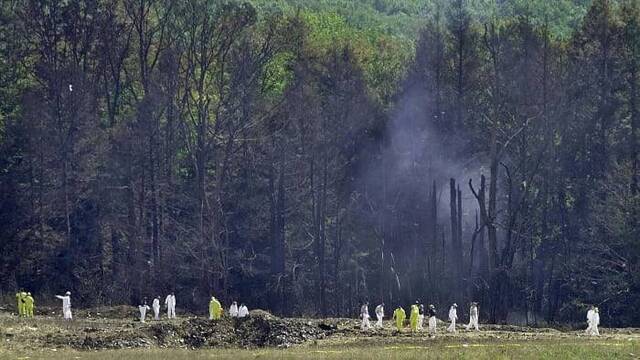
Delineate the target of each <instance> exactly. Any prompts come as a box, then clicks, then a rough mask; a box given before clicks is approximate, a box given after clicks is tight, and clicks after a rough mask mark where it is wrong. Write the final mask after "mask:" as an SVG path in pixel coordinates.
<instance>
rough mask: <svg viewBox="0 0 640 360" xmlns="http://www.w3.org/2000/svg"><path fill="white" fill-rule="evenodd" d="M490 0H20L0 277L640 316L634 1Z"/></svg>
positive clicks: (295, 304)
mask: <svg viewBox="0 0 640 360" xmlns="http://www.w3.org/2000/svg"><path fill="white" fill-rule="evenodd" d="M486 3H487V2H482V1H473V0H466V1H465V0H451V1H437V0H430V1H427V0H422V1H419V0H414V1H410V0H407V1H385V0H376V1H373V0H370V1H364V0H363V1H358V2H355V1H346V0H344V1H340V0H335V1H328V0H327V1H320V0H317V1H303V0H288V1H285V0H281V1H266V0H264V1H263V0H255V1H253V2H246V3H243V2H236V1H228V2H223V1H216V0H193V1H168V0H167V1H165V0H77V1H54V0H38V1H36V0H25V1H9V0H7V1H2V2H1V9H0V293H4V294H7V293H9V294H11V293H13V292H14V291H15V289H16V288H19V287H24V288H28V289H30V291H32V292H34V293H36V294H53V293H57V292H60V291H65V290H67V289H68V290H70V291H72V292H73V293H74V301H75V304H77V305H80V306H91V305H97V304H120V303H129V304H137V302H139V301H140V300H141V299H142V298H143V297H149V298H150V297H152V296H155V295H157V294H165V293H167V292H168V291H175V292H176V296H177V298H178V304H179V306H183V307H188V308H191V309H194V310H202V311H203V309H205V308H206V303H207V302H208V298H209V296H210V295H211V294H212V293H213V294H215V295H216V296H217V297H219V298H221V299H222V302H223V304H224V303H228V302H229V301H230V300H231V299H242V300H243V301H244V302H245V303H247V304H249V306H250V307H251V308H265V309H269V310H270V311H273V312H274V313H277V314H280V315H286V316H294V315H312V316H353V315H354V314H357V308H358V306H359V304H360V303H361V302H362V301H364V299H368V300H369V301H370V302H372V303H377V302H379V301H384V302H385V303H386V304H389V305H391V306H395V305H396V304H407V303H409V302H413V301H415V300H416V299H422V301H424V302H426V303H434V304H436V305H437V306H439V308H441V309H442V308H445V307H446V306H448V305H449V304H450V303H452V302H457V303H458V304H466V303H468V302H469V301H471V300H476V301H479V302H480V304H481V320H482V321H493V322H502V321H506V320H510V321H512V320H513V319H516V318H517V319H520V318H522V317H524V318H525V319H526V321H527V322H529V323H535V322H542V321H546V322H551V323H558V322H577V321H583V318H584V312H585V311H586V310H585V309H586V306H587V305H589V304H599V306H600V309H601V317H602V321H603V323H604V324H605V325H616V326H621V325H635V326H638V325H639V324H640V315H639V313H638V312H637V311H635V310H636V309H637V308H639V307H640V261H639V260H640V259H639V257H640V220H639V219H640V194H639V190H640V188H639V187H640V184H639V181H640V154H639V150H640V147H639V141H640V130H639V129H638V128H639V127H640V119H639V116H640V113H639V111H640V110H639V108H638V107H639V106H640V104H639V100H638V97H639V96H640V93H639V91H640V89H639V88H638V86H639V85H640V79H639V76H640V75H639V72H640V3H639V2H638V1H634V0H620V1H607V0H594V1H593V2H590V1H569V0H566V1H558V2H557V4H555V6H550V5H549V3H550V2H548V1H519V0H518V1H516V0H514V1H508V2H496V3H495V4H494V3H493V2H489V4H486ZM554 3H556V2H554ZM519 314H524V315H519Z"/></svg>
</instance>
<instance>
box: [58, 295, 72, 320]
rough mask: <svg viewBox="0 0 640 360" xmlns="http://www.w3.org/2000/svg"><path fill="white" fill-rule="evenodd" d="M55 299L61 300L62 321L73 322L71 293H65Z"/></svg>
mask: <svg viewBox="0 0 640 360" xmlns="http://www.w3.org/2000/svg"><path fill="white" fill-rule="evenodd" d="M56 297H57V298H58V299H60V300H62V316H63V317H64V319H65V320H67V321H71V320H73V315H71V292H70V291H67V292H66V293H65V294H64V296H61V295H56Z"/></svg>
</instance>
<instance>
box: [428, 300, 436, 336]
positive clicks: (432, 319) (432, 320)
mask: <svg viewBox="0 0 640 360" xmlns="http://www.w3.org/2000/svg"><path fill="white" fill-rule="evenodd" d="M427 315H429V334H431V335H435V334H436V332H437V330H436V326H437V324H438V320H437V318H436V307H435V306H434V305H433V304H431V305H429V311H428V312H427Z"/></svg>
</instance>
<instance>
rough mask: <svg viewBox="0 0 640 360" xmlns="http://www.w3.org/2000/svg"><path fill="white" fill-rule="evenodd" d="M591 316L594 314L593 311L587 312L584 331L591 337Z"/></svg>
mask: <svg viewBox="0 0 640 360" xmlns="http://www.w3.org/2000/svg"><path fill="white" fill-rule="evenodd" d="M593 314H595V311H594V310H593V309H589V311H587V329H586V330H585V331H584V332H585V333H586V334H587V335H591V334H592V331H593Z"/></svg>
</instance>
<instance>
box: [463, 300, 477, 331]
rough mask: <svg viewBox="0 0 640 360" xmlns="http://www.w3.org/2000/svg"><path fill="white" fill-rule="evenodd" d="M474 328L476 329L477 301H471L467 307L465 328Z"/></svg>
mask: <svg viewBox="0 0 640 360" xmlns="http://www.w3.org/2000/svg"><path fill="white" fill-rule="evenodd" d="M472 327H473V328H474V329H475V330H476V331H478V330H479V329H478V303H477V302H472V303H471V307H470V308H469V324H468V325H467V326H466V328H467V330H469V329H471V328H472Z"/></svg>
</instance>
